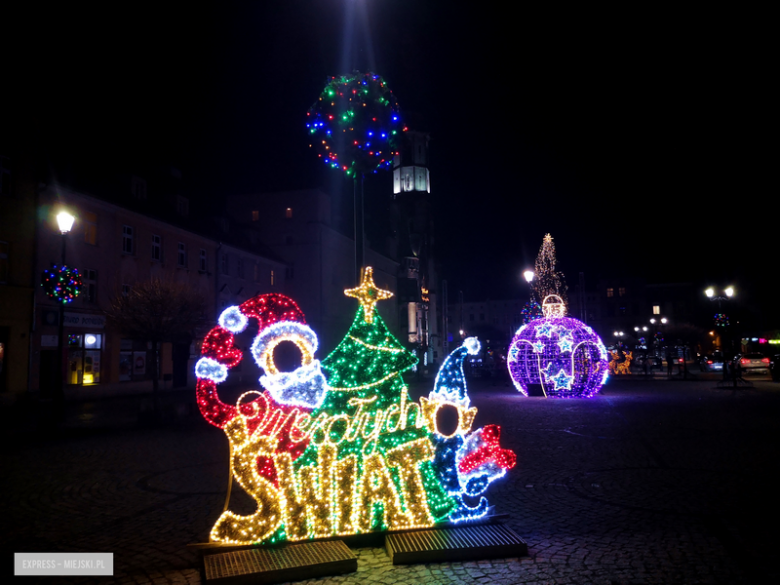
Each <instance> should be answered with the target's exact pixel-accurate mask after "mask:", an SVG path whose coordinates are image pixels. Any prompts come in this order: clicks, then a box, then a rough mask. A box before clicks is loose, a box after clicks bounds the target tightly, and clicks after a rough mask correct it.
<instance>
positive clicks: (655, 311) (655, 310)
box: [653, 305, 661, 315]
mask: <svg viewBox="0 0 780 585" xmlns="http://www.w3.org/2000/svg"><path fill="white" fill-rule="evenodd" d="M660 314H661V305H653V315H660Z"/></svg>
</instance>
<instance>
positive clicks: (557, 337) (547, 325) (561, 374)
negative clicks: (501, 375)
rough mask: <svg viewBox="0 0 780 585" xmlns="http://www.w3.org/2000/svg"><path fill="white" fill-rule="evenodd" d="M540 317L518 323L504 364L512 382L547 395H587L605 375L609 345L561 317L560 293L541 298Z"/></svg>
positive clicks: (574, 322) (571, 319) (601, 381)
mask: <svg viewBox="0 0 780 585" xmlns="http://www.w3.org/2000/svg"><path fill="white" fill-rule="evenodd" d="M542 310H543V311H544V317H543V318H542V319H537V320H535V321H531V322H530V323H527V324H525V325H523V326H522V327H520V329H518V330H517V332H516V333H515V336H514V338H513V339H512V343H511V345H510V346H509V353H508V359H507V367H508V368H509V374H510V376H511V377H512V381H513V382H514V385H515V387H516V388H517V389H518V390H519V391H520V392H522V393H523V394H525V395H526V396H528V387H529V385H531V384H535V385H539V386H540V387H541V389H542V392H543V393H544V395H545V396H547V397H550V398H590V397H591V396H593V395H594V394H596V393H597V392H598V391H599V389H600V388H601V386H603V385H604V383H605V382H606V380H607V377H608V375H609V360H608V358H607V349H606V348H605V347H604V344H603V343H602V341H601V339H600V338H599V336H598V335H597V334H596V333H595V332H594V331H593V329H591V328H590V327H588V326H587V325H585V324H584V323H582V322H581V321H578V320H577V319H574V318H572V317H564V316H563V315H564V311H565V305H564V304H563V302H562V300H561V299H560V297H558V296H556V295H550V296H549V297H547V298H546V299H545V301H544V303H542Z"/></svg>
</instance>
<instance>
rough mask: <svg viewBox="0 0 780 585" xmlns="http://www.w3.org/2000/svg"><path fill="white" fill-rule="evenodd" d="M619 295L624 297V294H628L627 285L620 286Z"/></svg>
mask: <svg viewBox="0 0 780 585" xmlns="http://www.w3.org/2000/svg"><path fill="white" fill-rule="evenodd" d="M618 296H619V297H624V296H626V287H624V286H621V287H620V288H618Z"/></svg>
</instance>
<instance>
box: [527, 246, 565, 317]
mask: <svg viewBox="0 0 780 585" xmlns="http://www.w3.org/2000/svg"><path fill="white" fill-rule="evenodd" d="M556 263H557V258H556V255H555V242H553V237H552V236H551V235H550V234H545V236H544V239H543V240H542V245H541V246H540V247H539V253H538V254H537V256H536V262H535V263H534V279H533V281H532V282H531V290H532V291H533V297H534V299H535V300H537V301H538V300H539V299H546V298H547V297H548V296H550V295H558V296H559V297H561V299H563V303H564V304H566V300H567V299H566V290H567V288H568V287H567V286H566V279H565V277H564V275H563V272H560V271H558V270H556V269H555V265H556Z"/></svg>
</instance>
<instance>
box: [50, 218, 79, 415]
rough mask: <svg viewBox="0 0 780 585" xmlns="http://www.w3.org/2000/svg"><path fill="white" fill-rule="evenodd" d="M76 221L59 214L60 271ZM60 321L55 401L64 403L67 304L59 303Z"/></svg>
mask: <svg viewBox="0 0 780 585" xmlns="http://www.w3.org/2000/svg"><path fill="white" fill-rule="evenodd" d="M75 220H76V218H75V217H74V216H72V215H71V214H70V213H68V212H67V211H60V212H59V213H58V214H57V226H58V227H59V229H60V233H61V234H62V262H61V266H60V269H63V268H64V267H65V245H66V243H67V235H68V233H69V232H70V230H71V228H72V227H73V222H74V221H75ZM59 305H60V310H59V319H58V320H57V376H56V385H55V388H54V399H55V400H56V401H57V402H62V401H63V400H64V399H65V373H64V370H65V357H64V356H63V351H64V350H63V348H64V343H63V339H62V337H63V333H64V331H65V304H64V303H63V302H62V301H61V300H60V301H59Z"/></svg>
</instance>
